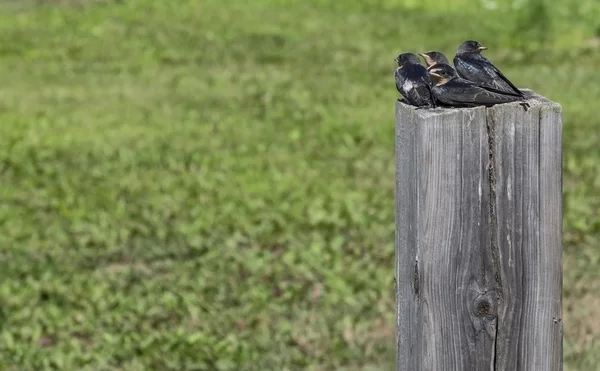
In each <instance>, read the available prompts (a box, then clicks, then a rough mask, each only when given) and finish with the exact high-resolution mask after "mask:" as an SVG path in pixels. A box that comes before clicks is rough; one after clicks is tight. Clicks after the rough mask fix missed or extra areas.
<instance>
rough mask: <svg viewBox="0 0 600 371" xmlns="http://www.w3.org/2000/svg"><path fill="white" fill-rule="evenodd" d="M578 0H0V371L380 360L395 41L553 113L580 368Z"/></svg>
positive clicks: (388, 331) (595, 201)
mask: <svg viewBox="0 0 600 371" xmlns="http://www.w3.org/2000/svg"><path fill="white" fill-rule="evenodd" d="M599 19H600V5H599V4H598V2H597V1H595V0H577V1H576V0H566V1H562V2H556V3H554V2H550V1H542V0H531V1H528V0H515V1H491V0H482V1H481V2H475V1H467V0H453V1H450V0H447V1H441V0H437V1H435V0H425V1H420V0H407V1H400V0H396V1H393V0H369V1H334V0H311V1H304V2H300V1H291V0H279V1H277V0H256V1H254V2H250V3H248V2H246V1H241V0H202V1H192V0H169V1H153V0H122V1H108V0H105V1H102V0H97V1H94V0H63V1H60V0H46V1H41V0H38V1H33V0H22V1H19V0H12V1H10V0H3V1H1V2H0V31H1V32H0V77H1V79H0V81H2V84H1V85H0V119H1V122H2V125H0V181H1V188H0V189H1V191H0V192H1V193H0V195H1V197H0V228H1V229H0V243H1V246H2V248H1V249H0V326H1V327H0V369H2V370H19V371H25V370H371V371H375V370H392V369H393V364H394V318H393V317H394V298H393V289H394V285H393V277H394V271H393V269H394V268H393V266H394V265H393V259H394V246H393V241H394V238H393V235H394V201H393V200H394V188H393V187H394V117H393V114H394V101H395V99H396V97H397V95H398V94H397V92H396V90H395V88H394V83H393V81H392V75H393V71H394V68H395V66H394V63H393V61H392V59H393V58H394V57H395V56H396V55H397V54H398V53H400V52H402V51H412V52H420V51H426V50H432V49H435V50H439V51H442V52H445V53H446V54H447V55H449V56H453V55H454V51H455V49H456V46H457V45H458V44H459V43H460V42H461V41H463V40H465V39H477V40H478V41H481V42H482V43H483V44H485V45H486V46H488V47H489V50H488V51H487V52H486V56H488V57H489V58H490V59H491V60H492V61H494V63H495V64H496V65H498V66H499V67H500V68H501V69H502V70H503V71H504V72H505V73H506V74H507V75H508V76H509V77H510V79H511V80H512V81H513V82H515V83H516V84H517V86H519V87H522V88H531V89H533V90H535V91H536V92H538V93H540V94H542V95H544V96H546V97H548V98H550V99H552V100H554V101H557V102H559V103H561V104H562V106H563V109H564V201H565V214H564V328H565V341H564V343H565V344H564V357H565V370H598V369H600V368H599V365H600V250H599V247H600V193H599V189H600V117H599V116H598V114H597V113H596V112H595V110H596V108H595V107H596V104H597V101H598V99H599V98H600V74H599V73H598V63H600V21H599Z"/></svg>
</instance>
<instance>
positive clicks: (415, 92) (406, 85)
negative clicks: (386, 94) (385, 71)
mask: <svg viewBox="0 0 600 371" xmlns="http://www.w3.org/2000/svg"><path fill="white" fill-rule="evenodd" d="M394 61H395V62H396V63H397V64H398V68H396V72H395V73H394V76H395V79H396V89H398V91H399V92H400V94H402V96H403V97H404V98H405V99H404V101H405V102H406V103H408V104H410V105H412V106H416V107H422V108H434V107H435V101H434V99H433V96H432V94H431V79H430V78H429V76H428V74H427V70H426V69H425V67H423V65H421V62H420V61H419V58H418V57H417V56H416V55H415V54H412V53H402V54H400V55H398V56H397V57H396V58H395V59H394Z"/></svg>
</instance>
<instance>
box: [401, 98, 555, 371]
mask: <svg viewBox="0 0 600 371" xmlns="http://www.w3.org/2000/svg"><path fill="white" fill-rule="evenodd" d="M526 96H528V97H529V101H530V104H531V108H529V110H528V111H524V109H523V108H522V107H521V106H520V105H519V104H517V103H511V104H504V105H498V106H494V107H491V108H484V107H478V108H471V109H434V110H416V109H414V108H413V107H410V106H406V105H404V104H402V103H397V104H396V164H397V167H396V280H397V285H396V294H397V330H398V332H397V369H398V370H411V371H413V370H414V371H416V370H436V371H437V370H449V371H450V370H451V371H455V370H511V371H514V370H517V371H518V370H541V371H543V370H550V371H555V370H562V321H561V289H562V271H561V267H562V261H561V254H562V243H561V238H562V233H561V228H562V151H561V141H562V113H561V108H560V106H559V105H558V104H556V103H553V102H550V101H548V100H546V99H545V98H543V97H540V96H537V95H535V94H533V93H532V92H531V91H526Z"/></svg>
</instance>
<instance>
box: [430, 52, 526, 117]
mask: <svg viewBox="0 0 600 371" xmlns="http://www.w3.org/2000/svg"><path fill="white" fill-rule="evenodd" d="M429 75H430V76H431V80H432V81H433V83H434V86H433V88H432V89H431V91H432V93H433V96H434V98H435V100H436V101H437V102H438V103H439V104H440V105H444V106H450V107H477V106H487V107H490V106H493V105H495V104H502V103H509V102H519V101H522V98H520V97H518V96H515V95H507V94H503V93H502V92H500V91H498V90H495V89H491V88H484V87H481V86H479V85H477V84H476V83H474V82H472V81H469V80H466V79H463V78H462V77H460V76H458V75H457V73H456V71H455V70H454V68H452V66H450V65H449V64H445V63H438V64H435V65H433V66H431V67H430V68H429ZM524 104H526V105H527V103H524ZM527 106H528V105H527ZM525 109H527V107H525Z"/></svg>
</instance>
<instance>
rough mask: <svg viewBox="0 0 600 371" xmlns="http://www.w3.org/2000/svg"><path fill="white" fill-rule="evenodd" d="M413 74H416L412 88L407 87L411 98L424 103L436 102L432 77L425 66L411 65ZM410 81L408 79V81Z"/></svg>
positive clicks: (418, 102) (420, 103)
mask: <svg viewBox="0 0 600 371" xmlns="http://www.w3.org/2000/svg"><path fill="white" fill-rule="evenodd" d="M410 72H411V75H412V76H415V79H414V82H413V83H412V84H411V89H405V91H406V93H407V94H408V97H409V100H411V101H413V102H415V103H417V104H419V105H422V104H432V105H433V104H434V102H433V97H432V93H431V85H432V84H431V79H430V78H429V74H428V73H427V70H426V69H425V67H423V66H421V65H420V64H419V65H414V66H411V70H410ZM407 83H408V81H407Z"/></svg>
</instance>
